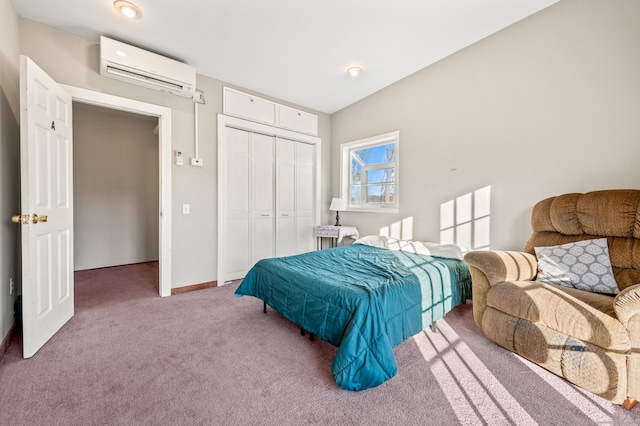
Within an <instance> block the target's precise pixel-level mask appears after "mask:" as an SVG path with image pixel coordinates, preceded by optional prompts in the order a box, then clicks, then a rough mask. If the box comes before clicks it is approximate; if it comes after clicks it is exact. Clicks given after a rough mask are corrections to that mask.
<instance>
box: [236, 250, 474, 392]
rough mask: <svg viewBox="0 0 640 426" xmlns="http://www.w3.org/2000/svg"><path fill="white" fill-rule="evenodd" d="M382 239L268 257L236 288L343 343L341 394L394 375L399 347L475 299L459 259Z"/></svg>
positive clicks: (338, 375) (335, 367)
mask: <svg viewBox="0 0 640 426" xmlns="http://www.w3.org/2000/svg"><path fill="white" fill-rule="evenodd" d="M377 238H378V240H377V241H376V243H375V244H372V245H369V244H368V243H367V242H366V241H364V243H360V244H353V245H350V246H344V247H338V248H332V249H327V250H320V251H315V252H310V253H304V254H300V255H296V256H289V257H281V258H271V259H263V260H261V261H259V262H258V263H256V264H255V266H254V267H253V268H252V269H251V270H250V271H249V272H248V273H247V275H246V276H245V278H244V279H243V281H242V283H241V284H240V286H239V287H238V289H237V290H236V295H237V296H238V297H241V296H254V297H257V298H258V299H261V300H263V301H264V302H265V306H266V305H269V306H271V307H272V308H273V309H274V310H276V311H277V312H279V313H280V314H282V315H283V316H284V317H285V318H287V319H288V320H290V321H292V322H293V323H295V324H297V325H299V326H300V327H301V328H302V329H303V330H307V331H308V332H310V333H313V334H315V335H316V336H318V337H319V338H320V339H323V340H325V341H327V342H329V343H331V344H332V345H334V346H337V347H338V351H337V353H336V356H335V358H334V360H333V363H332V372H333V375H334V378H335V380H336V383H337V384H338V386H339V387H340V388H342V389H347V390H355V391H359V390H363V389H368V388H371V387H374V386H378V385H380V384H382V383H384V382H385V381H386V380H388V379H390V378H391V377H393V376H394V375H395V374H396V371H397V366H396V362H395V358H394V355H393V348H394V347H395V346H397V345H399V344H400V343H402V342H403V341H405V340H406V339H408V338H409V337H411V336H413V335H414V334H416V333H419V332H420V331H421V330H424V329H426V328H427V327H429V326H431V325H432V324H433V323H434V322H435V321H437V320H438V319H440V318H442V317H443V316H444V315H445V314H446V313H447V312H449V311H450V310H451V309H453V308H454V307H455V306H457V305H460V304H462V303H465V301H466V300H467V299H470V298H471V276H470V273H469V269H468V267H467V266H466V264H465V263H464V262H463V261H462V260H460V259H459V258H461V256H457V255H456V256H453V257H458V258H456V259H452V258H445V257H437V256H433V255H425V254H421V253H425V250H423V249H422V250H421V249H419V248H418V249H416V247H415V245H412V247H409V248H407V247H408V246H407V245H405V246H404V247H397V248H396V249H390V248H389V246H390V244H389V241H387V240H383V241H382V243H380V240H379V238H380V237H377ZM365 239H366V238H365ZM358 242H360V241H358ZM422 247H424V246H422ZM416 251H417V253H416ZM433 252H434V250H433V249H432V250H427V251H426V253H433Z"/></svg>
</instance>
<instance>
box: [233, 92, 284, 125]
mask: <svg viewBox="0 0 640 426" xmlns="http://www.w3.org/2000/svg"><path fill="white" fill-rule="evenodd" d="M224 111H225V114H231V115H235V116H237V117H242V118H248V119H249V120H254V121H259V122H262V123H267V124H271V125H275V124H276V105H275V104H274V103H273V102H269V101H265V100H264V99H260V98H258V97H255V96H251V95H249V94H246V93H241V92H237V91H235V90H231V89H228V88H225V90H224Z"/></svg>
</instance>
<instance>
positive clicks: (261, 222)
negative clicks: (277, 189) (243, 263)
mask: <svg viewBox="0 0 640 426" xmlns="http://www.w3.org/2000/svg"><path fill="white" fill-rule="evenodd" d="M249 137H250V141H251V142H250V144H251V148H252V149H251V180H252V185H251V189H250V191H251V201H252V202H251V206H250V209H251V266H253V265H254V264H255V263H256V262H257V261H258V260H260V259H264V258H266V257H273V256H274V249H275V224H274V206H273V201H274V195H273V194H274V179H273V162H274V161H273V160H274V137H273V136H266V135H261V134H259V133H250V134H249Z"/></svg>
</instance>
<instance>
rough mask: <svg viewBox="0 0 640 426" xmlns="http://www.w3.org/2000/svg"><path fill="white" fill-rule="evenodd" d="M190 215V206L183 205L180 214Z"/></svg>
mask: <svg viewBox="0 0 640 426" xmlns="http://www.w3.org/2000/svg"><path fill="white" fill-rule="evenodd" d="M190 213H191V204H183V205H182V214H190Z"/></svg>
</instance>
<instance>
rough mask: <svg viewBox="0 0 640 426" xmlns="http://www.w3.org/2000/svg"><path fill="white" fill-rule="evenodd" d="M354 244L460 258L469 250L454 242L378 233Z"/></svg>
mask: <svg viewBox="0 0 640 426" xmlns="http://www.w3.org/2000/svg"><path fill="white" fill-rule="evenodd" d="M354 244H364V245H368V246H374V247H381V248H386V249H389V250H400V251H407V252H411V253H418V254H422V255H425V256H436V257H446V258H449V259H458V260H462V258H463V256H464V253H466V252H467V251H469V249H467V248H466V247H462V246H458V245H456V244H438V243H428V242H421V241H405V240H398V239H395V238H390V237H383V236H378V235H367V236H366V237H362V238H360V239H359V240H357V241H356V242H355V243H354Z"/></svg>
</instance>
